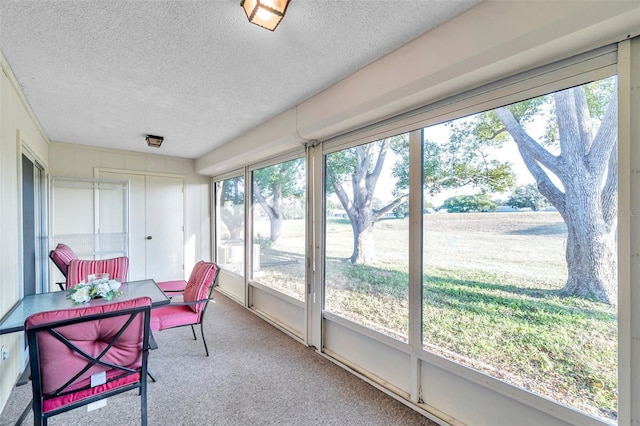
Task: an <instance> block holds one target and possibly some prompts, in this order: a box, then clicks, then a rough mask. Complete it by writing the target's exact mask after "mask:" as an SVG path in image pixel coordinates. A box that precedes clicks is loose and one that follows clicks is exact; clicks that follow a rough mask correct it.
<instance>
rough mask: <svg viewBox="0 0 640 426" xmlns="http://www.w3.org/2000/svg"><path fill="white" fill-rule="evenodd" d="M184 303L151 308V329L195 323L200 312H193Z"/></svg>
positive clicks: (198, 320)
mask: <svg viewBox="0 0 640 426" xmlns="http://www.w3.org/2000/svg"><path fill="white" fill-rule="evenodd" d="M189 308H190V307H189V306H185V305H177V306H176V305H167V306H161V307H159V308H154V309H152V310H151V330H158V331H161V330H165V329H167V328H172V327H179V326H181V325H189V324H197V323H198V322H200V313H196V312H193V311H192V310H191V309H189Z"/></svg>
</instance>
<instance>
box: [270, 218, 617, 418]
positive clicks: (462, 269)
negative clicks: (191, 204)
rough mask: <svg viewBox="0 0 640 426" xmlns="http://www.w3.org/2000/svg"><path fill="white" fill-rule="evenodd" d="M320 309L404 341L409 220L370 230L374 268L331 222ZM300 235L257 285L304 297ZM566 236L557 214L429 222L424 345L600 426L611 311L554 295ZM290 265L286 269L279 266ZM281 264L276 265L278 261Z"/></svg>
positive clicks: (277, 253)
mask: <svg viewBox="0 0 640 426" xmlns="http://www.w3.org/2000/svg"><path fill="white" fill-rule="evenodd" d="M326 232H327V260H326V282H325V286H326V291H325V307H326V309H328V310H329V311H331V312H334V313H336V314H338V315H341V316H344V317H345V318H349V319H351V320H353V321H356V322H358V323H360V324H363V325H365V326H367V327H370V328H372V329H374V330H377V331H379V332H381V333H384V334H386V335H389V336H391V337H393V338H396V339H399V340H402V341H406V340H407V336H408V330H409V324H408V317H409V311H408V282H409V278H408V221H407V220H386V221H380V222H378V223H376V225H375V228H374V245H375V247H376V255H377V256H376V261H375V262H374V264H372V265H367V266H364V265H352V264H350V263H349V262H347V261H346V260H345V259H346V258H347V257H349V255H350V254H351V250H352V244H353V241H352V234H351V228H350V226H349V222H348V221H347V220H346V219H344V220H341V219H337V220H336V219H333V220H330V221H329V222H328V223H327V231H326ZM302 235H304V233H303V227H301V226H300V224H299V223H296V224H295V225H293V226H292V227H291V228H289V231H288V232H285V234H284V235H283V238H282V240H279V241H278V242H277V243H276V244H275V245H274V246H272V247H270V248H267V249H265V250H263V251H262V256H261V258H262V259H263V260H264V261H265V262H267V263H269V262H268V261H269V260H272V262H273V263H274V264H275V265H276V266H267V267H265V268H262V271H261V274H262V276H263V278H261V281H262V279H264V280H265V281H267V282H269V283H270V284H269V285H272V286H273V287H274V288H277V289H279V290H281V291H283V292H285V293H287V294H289V295H293V296H294V297H297V298H299V299H300V300H303V298H304V283H303V280H302V278H303V277H304V261H303V259H304V257H303V253H304V250H303V248H304V238H303V237H302ZM565 239H566V229H565V228H564V224H563V223H562V221H561V219H560V218H559V216H558V215H557V213H534V214H526V213H516V214H505V213H500V214H461V215H451V214H449V215H430V216H425V223H424V240H423V251H424V253H423V269H424V270H423V281H422V282H423V326H422V329H423V346H424V348H425V349H426V350H429V351H431V352H435V353H437V354H440V355H442V356H444V357H446V358H449V359H451V360H454V361H456V362H459V363H461V364H464V365H467V366H469V367H471V368H474V369H476V370H479V371H482V372H484V373H486V374H489V375H491V376H493V377H496V378H498V379H501V380H504V381H506V382H508V383H511V384H514V385H516V386H520V387H522V388H524V389H527V390H530V391H532V392H535V393H538V394H540V395H544V396H547V397H549V398H551V399H554V400H556V401H559V402H560V403H562V404H566V405H568V406H570V407H574V408H577V409H580V410H583V411H585V412H588V413H590V414H592V415H595V416H599V417H602V418H606V419H615V418H616V412H617V311H616V309H615V308H614V307H611V306H608V305H604V304H602V303H598V302H594V301H591V300H587V299H582V298H575V297H561V296H560V294H559V290H560V289H561V288H562V286H563V284H564V281H565V280H566V276H567V270H566V263H565V261H564V242H565ZM287 259H289V260H290V261H291V260H296V262H295V263H292V262H289V263H286V260H287ZM278 261H280V262H281V263H280V264H278Z"/></svg>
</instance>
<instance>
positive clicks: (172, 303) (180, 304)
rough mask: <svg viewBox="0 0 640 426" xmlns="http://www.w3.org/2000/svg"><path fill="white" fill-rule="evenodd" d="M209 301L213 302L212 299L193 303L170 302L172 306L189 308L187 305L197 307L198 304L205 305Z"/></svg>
mask: <svg viewBox="0 0 640 426" xmlns="http://www.w3.org/2000/svg"><path fill="white" fill-rule="evenodd" d="M209 300H213V298H211V299H209V298H206V299H200V300H194V301H193V302H173V301H172V302H171V305H172V306H189V305H199V304H200V303H205V302H208V301H209Z"/></svg>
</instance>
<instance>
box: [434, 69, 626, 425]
mask: <svg viewBox="0 0 640 426" xmlns="http://www.w3.org/2000/svg"><path fill="white" fill-rule="evenodd" d="M614 88H615V79H614V78H610V79H607V80H603V81H599V82H596V83H591V84H588V85H585V86H579V87H575V88H571V89H567V90H563V91H560V92H557V93H553V94H550V95H547V96H542V97H539V98H535V99H529V100H527V101H524V102H520V103H517V104H513V105H509V106H507V107H503V108H498V109H495V110H491V111H487V112H483V113H480V114H476V115H474V116H471V117H466V118H462V119H458V120H454V121H451V122H448V123H444V124H440V125H437V126H432V127H428V128H425V129H424V131H423V135H424V136H423V138H424V140H423V154H424V170H423V182H424V189H425V197H424V202H423V210H424V212H425V213H426V214H424V221H423V229H424V233H423V239H424V241H423V247H424V251H423V274H424V275H423V297H424V303H423V340H424V342H423V346H424V349H425V350H427V351H431V352H436V353H438V354H441V355H443V356H445V357H447V358H449V359H451V360H453V361H456V362H459V363H461V364H464V365H467V366H469V367H472V368H474V369H476V370H479V371H482V372H484V373H486V374H489V375H491V376H494V377H496V378H498V379H501V380H504V381H506V382H508V383H511V384H514V385H517V386H520V387H522V388H525V389H527V390H529V391H531V392H534V393H537V394H540V395H543V396H546V397H548V398H551V399H553V400H555V401H558V402H559V403H561V404H564V405H567V406H570V407H573V408H576V409H578V410H582V411H584V412H587V413H589V414H591V415H593V416H596V417H600V418H603V419H605V420H615V419H616V417H617V310H616V307H615V304H616V300H617V254H616V253H617V252H616V231H617V217H616V214H617V213H616V212H617V179H618V176H617V132H616V129H617V126H616V119H617V117H616V111H617V110H616V108H615V106H616V103H617V99H616V94H615V93H616V92H615V90H614Z"/></svg>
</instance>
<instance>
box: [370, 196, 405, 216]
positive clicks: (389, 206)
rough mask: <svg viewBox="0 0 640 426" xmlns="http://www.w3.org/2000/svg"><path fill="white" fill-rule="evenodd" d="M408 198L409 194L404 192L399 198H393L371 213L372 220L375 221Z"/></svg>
mask: <svg viewBox="0 0 640 426" xmlns="http://www.w3.org/2000/svg"><path fill="white" fill-rule="evenodd" d="M408 198H409V194H405V195H403V196H401V197H399V198H396V199H395V200H393V201H392V202H390V203H389V204H387V205H386V206H384V207H382V208H381V209H379V210H377V211H376V212H374V213H373V220H372V221H373V222H375V221H376V220H378V219H380V218H381V217H382V216H384V215H385V214H387V213H389V212H390V211H392V210H393V209H395V208H396V207H398V206H399V205H400V204H402V203H404V202H405V201H406V200H407V199H408Z"/></svg>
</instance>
